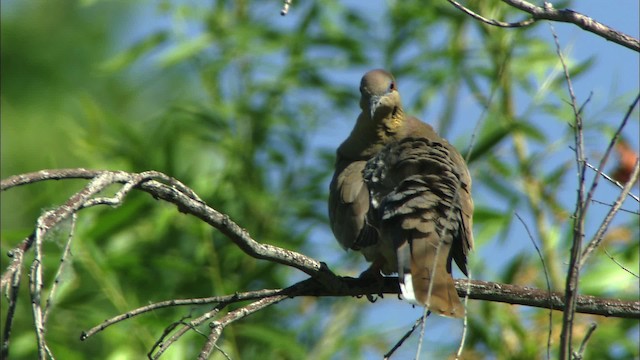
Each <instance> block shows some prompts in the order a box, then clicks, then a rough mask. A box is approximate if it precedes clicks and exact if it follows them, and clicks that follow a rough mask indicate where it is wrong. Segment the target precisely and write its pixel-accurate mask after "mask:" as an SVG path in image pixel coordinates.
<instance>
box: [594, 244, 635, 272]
mask: <svg viewBox="0 0 640 360" xmlns="http://www.w3.org/2000/svg"><path fill="white" fill-rule="evenodd" d="M602 250H603V251H604V253H605V254H606V255H607V256H608V257H609V259H611V261H613V262H614V263H615V264H616V265H618V267H619V268H620V269H622V270H624V271H626V272H628V273H629V274H631V276H633V277H635V278H638V279H640V276H639V275H638V274H636V273H634V272H633V271H631V270H629V269H627V268H626V267H625V266H624V265H622V264H621V263H620V262H619V261H618V260H616V259H615V258H614V257H613V255H611V254H610V253H609V251H607V248H606V247H604V246H603V247H602Z"/></svg>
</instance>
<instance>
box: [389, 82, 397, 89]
mask: <svg viewBox="0 0 640 360" xmlns="http://www.w3.org/2000/svg"><path fill="white" fill-rule="evenodd" d="M395 89H396V83H395V82H394V81H392V82H391V84H389V90H395Z"/></svg>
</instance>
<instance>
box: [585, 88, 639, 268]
mask: <svg viewBox="0 0 640 360" xmlns="http://www.w3.org/2000/svg"><path fill="white" fill-rule="evenodd" d="M639 101H640V94H638V96H636V98H635V100H634V101H633V103H631V106H629V109H628V110H627V113H626V114H625V116H624V117H623V118H622V121H621V122H620V125H619V126H618V129H616V132H615V133H614V134H613V136H612V137H611V140H610V141H609V145H608V146H607V149H606V150H605V152H604V155H602V159H600V164H598V169H604V167H605V166H606V165H607V160H609V155H610V154H611V151H612V150H613V146H614V145H615V144H616V142H617V141H618V139H619V138H620V133H622V130H623V129H624V127H625V125H627V122H628V121H629V117H631V113H632V112H633V109H634V108H635V107H636V105H637V104H638V102H639ZM600 174H601V172H600V171H596V176H594V178H593V182H592V183H591V187H590V188H589V193H588V194H587V198H586V200H585V204H584V206H585V208H584V212H585V213H586V212H587V209H588V208H589V204H590V203H591V200H592V199H593V195H594V193H595V191H596V187H597V186H598V181H599V180H600ZM583 256H584V254H583Z"/></svg>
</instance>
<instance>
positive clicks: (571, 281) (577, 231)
mask: <svg viewBox="0 0 640 360" xmlns="http://www.w3.org/2000/svg"><path fill="white" fill-rule="evenodd" d="M549 27H550V29H551V34H552V35H553V40H554V42H555V45H556V53H557V54H558V58H559V59H560V63H561V64H562V69H563V71H564V77H565V80H566V82H567V89H568V91H569V96H570V97H571V108H572V109H573V115H574V119H575V126H574V136H575V139H574V141H575V144H576V165H577V169H578V196H577V199H576V205H575V211H574V219H573V222H574V223H573V239H572V244H571V255H570V258H569V269H568V271H567V279H566V285H565V306H566V308H565V310H564V313H563V315H562V332H561V333H560V360H566V359H568V358H569V357H570V356H571V337H572V332H573V318H574V313H575V307H576V299H577V297H578V278H579V276H580V255H581V247H582V240H583V238H584V222H585V215H586V214H585V212H584V210H585V200H584V192H585V189H584V183H585V169H586V166H585V165H584V164H585V162H586V160H585V157H584V144H583V130H582V115H581V111H580V110H579V109H578V106H577V101H576V96H575V93H574V91H573V85H572V84H571V76H570V75H569V69H568V67H567V64H566V63H565V61H564V56H562V50H561V48H560V41H559V40H558V35H557V34H556V32H555V30H554V29H553V25H550V26H549Z"/></svg>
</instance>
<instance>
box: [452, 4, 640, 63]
mask: <svg viewBox="0 0 640 360" xmlns="http://www.w3.org/2000/svg"><path fill="white" fill-rule="evenodd" d="M447 1H448V2H449V3H451V4H452V5H453V6H454V7H456V8H457V9H459V10H461V11H462V12H464V13H465V14H467V15H469V16H471V17H473V18H474V19H476V20H479V21H481V22H483V23H485V24H487V25H491V26H497V27H503V28H514V27H524V26H529V25H531V24H534V23H535V22H537V21H538V20H551V21H557V22H564V23H570V24H574V25H577V26H579V27H580V28H582V29H584V30H586V31H589V32H591V33H594V34H596V35H598V36H600V37H602V38H604V39H606V40H609V41H612V42H615V43H616V44H619V45H622V46H624V47H626V48H629V49H631V50H634V51H637V52H640V40H638V39H636V38H634V37H633V36H630V35H627V34H625V33H622V32H620V31H617V30H615V29H612V28H611V27H609V26H607V25H604V24H603V23H600V22H598V21H596V20H594V19H592V18H590V17H588V16H586V15H583V14H581V13H579V12H575V11H573V10H570V9H555V8H554V7H553V5H552V4H551V3H550V2H545V6H544V7H542V6H537V5H534V4H532V3H530V2H527V1H524V0H502V1H503V2H505V3H507V4H508V5H510V6H513V7H515V8H516V9H519V10H522V11H524V12H526V13H528V14H529V15H531V18H529V19H526V20H521V21H517V22H503V21H499V20H494V19H488V18H485V17H483V16H482V15H479V14H477V13H475V12H474V11H472V10H470V9H469V8H466V7H465V6H463V5H462V4H460V3H458V2H457V1H455V0H447Z"/></svg>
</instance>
